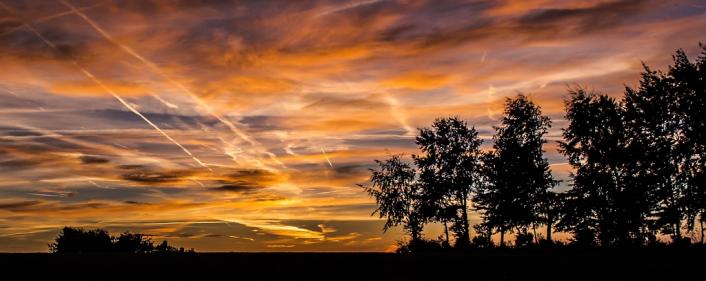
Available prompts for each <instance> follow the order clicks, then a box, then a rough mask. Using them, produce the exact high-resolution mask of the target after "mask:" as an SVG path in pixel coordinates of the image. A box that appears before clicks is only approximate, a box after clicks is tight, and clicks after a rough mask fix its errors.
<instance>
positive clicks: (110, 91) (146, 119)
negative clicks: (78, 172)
mask: <svg viewBox="0 0 706 281" xmlns="http://www.w3.org/2000/svg"><path fill="white" fill-rule="evenodd" d="M0 6H2V7H3V8H4V9H5V10H7V11H8V12H10V13H13V14H15V11H14V10H13V9H12V8H10V7H9V6H7V5H6V4H5V3H3V2H0ZM74 11H77V10H74ZM22 25H23V26H24V27H25V28H27V29H28V30H29V31H31V32H32V33H34V35H36V36H37V37H38V38H39V39H41V40H42V41H43V42H44V43H45V44H46V45H47V46H49V47H51V48H52V49H54V50H56V51H59V49H58V48H57V47H56V45H55V44H54V43H52V42H51V41H50V40H49V39H47V38H46V37H44V35H42V34H41V33H39V31H37V30H36V29H35V28H34V27H32V26H31V25H29V24H26V23H22ZM59 52H60V51H59ZM60 53H61V52H60ZM70 60H71V63H72V64H73V65H74V66H76V68H78V69H79V70H80V71H81V72H82V73H83V74H84V75H85V76H86V77H88V78H89V79H91V80H93V82H95V83H96V84H97V85H98V86H100V87H101V88H102V89H103V90H105V91H106V92H108V93H110V95H112V96H113V97H114V98H115V99H117V100H118V101H119V102H120V103H122V104H123V106H125V107H126V108H127V109H129V110H130V111H132V113H134V114H135V115H137V116H139V117H140V118H142V120H144V121H145V122H146V123H147V124H149V125H150V126H152V128H154V129H155V130H157V131H158V132H159V133H160V134H162V135H163V136H164V137H165V138H167V139H168V140H169V141H171V142H172V143H174V144H175V145H176V146H178V147H179V148H181V150H182V151H184V153H186V154H187V155H189V157H191V159H193V160H194V161H196V163H198V164H199V165H201V166H202V167H204V168H206V169H208V170H209V171H213V170H212V169H211V168H210V167H208V165H206V164H205V163H203V162H201V160H199V159H198V158H197V157H196V156H195V155H194V154H193V153H191V151H189V150H188V149H187V148H186V147H184V146H183V145H181V144H180V143H179V142H177V141H176V140H175V139H174V138H172V137H171V136H169V134H167V133H166V132H164V131H162V129H160V128H159V127H158V126H157V125H155V124H154V123H152V121H150V120H149V119H148V118H147V117H145V116H144V115H142V113H140V112H139V111H137V109H135V107H133V106H132V105H130V104H129V103H128V102H126V101H125V100H124V99H123V98H122V97H120V96H119V95H118V94H117V93H115V92H114V91H113V90H112V89H110V88H109V87H108V86H106V85H105V84H103V82H102V81H101V80H99V79H98V78H96V76H94V75H93V74H92V73H91V72H90V71H88V70H86V69H85V68H83V67H82V66H81V65H79V64H78V62H77V61H76V60H75V59H73V58H70Z"/></svg>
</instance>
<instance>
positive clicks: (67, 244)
mask: <svg viewBox="0 0 706 281" xmlns="http://www.w3.org/2000/svg"><path fill="white" fill-rule="evenodd" d="M112 249H113V241H112V238H111V237H110V235H108V232H107V231H105V230H102V229H93V230H83V229H80V228H72V227H64V228H63V229H62V230H61V232H60V233H59V236H57V237H56V239H55V241H54V243H52V244H50V245H49V251H50V252H52V253H101V252H111V251H112Z"/></svg>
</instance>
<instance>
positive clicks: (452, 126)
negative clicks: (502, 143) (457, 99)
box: [414, 117, 482, 247]
mask: <svg viewBox="0 0 706 281" xmlns="http://www.w3.org/2000/svg"><path fill="white" fill-rule="evenodd" d="M416 142H417V145H418V146H419V148H420V150H421V152H422V153H423V154H422V155H415V156H414V160H415V162H416V164H417V167H419V170H420V175H419V181H420V184H421V186H422V190H423V193H422V195H423V196H422V200H423V202H424V204H423V206H424V207H423V210H425V211H424V213H425V214H426V216H428V217H431V218H433V219H436V220H438V221H441V222H443V223H444V226H445V230H446V223H447V222H451V223H452V230H453V233H454V234H455V236H456V246H457V247H467V246H468V245H470V242H471V240H470V225H469V221H468V201H469V200H470V197H471V191H472V190H473V189H474V188H475V187H476V186H478V185H479V183H480V167H481V156H482V154H481V151H480V145H481V143H482V140H480V139H479V138H478V132H476V130H475V128H473V127H471V128H469V127H468V125H467V124H466V122H465V121H463V120H461V119H459V118H457V117H451V118H439V119H436V120H435V121H434V123H433V124H432V126H431V128H422V129H419V135H418V136H417V138H416ZM445 233H447V234H446V241H447V242H448V231H445Z"/></svg>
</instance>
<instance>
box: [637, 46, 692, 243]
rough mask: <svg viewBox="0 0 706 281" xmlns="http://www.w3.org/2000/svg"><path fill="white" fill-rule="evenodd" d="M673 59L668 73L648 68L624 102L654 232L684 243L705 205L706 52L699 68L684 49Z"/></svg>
mask: <svg viewBox="0 0 706 281" xmlns="http://www.w3.org/2000/svg"><path fill="white" fill-rule="evenodd" d="M702 48H703V46H702ZM673 58H674V63H673V65H671V66H670V67H669V71H668V72H667V73H662V72H658V71H653V70H651V69H649V67H647V66H645V71H644V72H643V73H642V79H641V80H640V85H639V87H638V88H637V89H633V88H627V89H626V93H625V101H624V103H625V112H626V114H625V116H626V118H625V122H626V129H627V130H626V131H627V133H628V134H629V137H630V144H629V145H630V150H632V151H634V152H636V153H634V157H635V162H636V163H637V164H636V166H635V174H636V175H637V176H636V180H637V181H639V182H641V183H643V184H644V186H645V187H646V188H647V189H649V190H650V191H652V195H653V200H654V216H655V218H656V220H655V224H654V227H653V229H654V230H661V231H662V233H664V234H669V235H671V236H672V238H673V239H674V240H680V239H681V238H682V230H683V229H684V228H686V229H687V230H689V231H691V230H693V221H694V219H695V217H696V216H699V214H701V213H702V211H699V210H700V209H701V210H702V209H703V205H704V202H703V196H702V195H703V194H704V183H703V170H704V159H703V158H704V151H705V150H704V129H705V126H704V114H705V113H704V110H705V109H704V105H705V103H704V99H705V96H706V86H704V79H705V78H704V76H705V75H704V73H705V72H706V70H704V69H703V68H704V67H703V65H704V54H703V53H702V55H701V56H700V57H699V59H698V60H697V61H696V62H695V63H692V62H690V61H689V59H688V57H687V56H686V54H685V53H684V51H683V50H678V51H677V52H676V54H675V55H674V56H673ZM684 221H686V222H687V225H686V227H684V225H683V222H684Z"/></svg>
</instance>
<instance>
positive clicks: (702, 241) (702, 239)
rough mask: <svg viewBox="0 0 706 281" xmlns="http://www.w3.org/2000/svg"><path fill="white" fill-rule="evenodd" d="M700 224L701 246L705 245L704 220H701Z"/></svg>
mask: <svg viewBox="0 0 706 281" xmlns="http://www.w3.org/2000/svg"><path fill="white" fill-rule="evenodd" d="M699 223H701V245H703V244H704V220H703V219H699Z"/></svg>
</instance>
